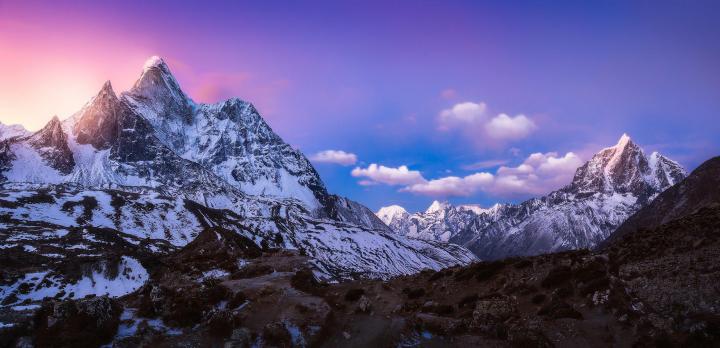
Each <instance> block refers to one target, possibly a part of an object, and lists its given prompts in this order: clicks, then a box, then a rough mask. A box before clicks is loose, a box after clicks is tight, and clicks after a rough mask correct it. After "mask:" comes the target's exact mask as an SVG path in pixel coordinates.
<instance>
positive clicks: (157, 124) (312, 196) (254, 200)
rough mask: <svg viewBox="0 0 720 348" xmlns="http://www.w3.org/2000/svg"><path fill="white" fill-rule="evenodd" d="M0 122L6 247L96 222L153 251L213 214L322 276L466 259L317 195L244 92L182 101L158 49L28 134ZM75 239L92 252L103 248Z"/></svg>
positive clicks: (354, 206) (205, 223)
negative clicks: (137, 68)
mask: <svg viewBox="0 0 720 348" xmlns="http://www.w3.org/2000/svg"><path fill="white" fill-rule="evenodd" d="M0 131H2V132H3V133H1V134H0V136H2V137H3V139H4V140H0V184H1V185H0V191H2V197H1V198H0V200H2V204H0V210H1V212H0V217H1V218H0V230H2V231H3V232H5V231H7V233H0V242H1V243H6V244H7V246H8V247H18V248H23V245H22V244H19V243H17V241H25V240H27V241H28V242H29V241H32V243H31V245H30V244H29V247H32V248H36V249H37V250H36V251H31V253H40V251H39V250H41V249H44V248H47V249H48V250H49V249H52V250H56V249H55V248H54V247H51V246H47V244H53V243H57V240H56V239H57V233H58V231H63V233H70V235H74V234H75V233H83V232H82V231H83V230H84V229H90V228H97V229H106V230H107V231H108V233H114V234H116V235H117V236H119V237H120V238H121V239H123V240H125V241H126V242H128V243H135V242H136V241H137V239H148V242H147V243H142V246H141V248H140V249H142V250H143V252H163V250H165V251H167V249H168V248H170V249H172V248H177V247H181V246H183V245H186V244H187V243H189V242H190V241H192V240H193V239H194V238H196V237H197V236H198V234H199V233H200V232H201V231H202V230H203V229H204V228H208V227H218V226H221V227H224V228H225V229H227V230H230V231H234V232H235V233H238V234H240V235H242V236H243V237H244V238H248V239H250V240H252V241H254V242H255V243H258V244H260V243H264V245H265V246H267V247H277V248H287V249H299V250H303V251H304V252H305V253H307V254H308V255H309V256H310V257H311V260H312V263H313V264H314V266H315V271H316V272H317V273H318V274H319V275H320V276H322V277H324V278H334V279H340V278H355V277H388V276H392V275H399V274H406V273H412V272H418V271H420V270H422V269H425V268H433V269H438V268H442V267H447V266H450V265H454V264H465V263H469V262H472V261H473V260H475V257H474V256H473V255H472V253H470V252H469V251H468V250H467V249H464V248H461V247H457V246H446V245H442V244H438V243H433V242H423V241H417V240H412V239H408V238H405V237H403V236H397V235H393V234H392V233H390V231H389V229H388V228H387V226H385V225H384V224H383V223H382V222H381V221H380V220H379V219H378V218H377V217H376V216H375V215H374V214H373V213H372V212H371V211H370V210H368V209H367V208H366V207H364V206H362V205H361V204H358V203H356V202H353V201H351V200H349V199H346V198H342V197H338V196H335V195H332V194H329V193H328V192H327V189H326V188H325V185H324V184H323V182H322V180H321V179H320V177H319V175H318V173H317V172H316V171H315V169H314V168H313V167H312V165H311V164H310V162H309V161H308V160H307V159H306V158H305V156H304V155H303V154H302V153H301V152H300V151H298V150H296V149H293V148H292V147H291V146H290V145H288V144H287V143H285V142H284V141H283V140H282V139H281V138H280V137H279V136H278V135H277V134H275V133H274V132H273V131H272V129H271V128H270V127H269V125H268V124H267V123H266V122H265V121H264V120H263V119H262V117H261V116H260V115H259V113H258V112H257V110H256V109H255V108H254V107H253V106H252V105H251V104H250V103H248V102H245V101H242V100H239V99H237V98H233V99H229V100H226V101H223V102H219V103H216V104H200V103H195V102H194V101H192V100H191V99H190V98H189V97H188V96H187V95H186V94H185V93H184V92H183V91H182V90H181V89H180V87H179V84H178V83H177V81H176V79H175V78H174V77H173V76H172V74H171V73H170V70H169V68H168V66H167V64H165V62H164V61H163V60H162V59H160V58H157V57H153V58H151V59H150V60H148V62H147V63H146V65H145V67H144V69H143V72H142V74H141V75H140V78H139V79H138V80H137V82H136V83H135V84H134V86H133V87H132V89H130V90H129V91H127V92H124V93H121V94H119V95H117V94H116V93H115V92H114V91H113V89H112V86H111V85H110V83H109V82H107V83H105V84H104V85H103V86H102V89H101V90H100V92H99V93H98V94H97V95H96V96H95V97H93V98H92V99H91V100H90V101H89V102H88V103H87V104H86V105H85V106H84V107H83V108H82V109H81V110H80V111H78V112H77V113H76V114H74V115H73V116H71V117H70V118H68V119H66V120H64V121H62V122H61V121H60V120H58V119H57V118H54V119H53V120H51V121H50V122H49V123H48V124H47V126H45V127H44V128H43V129H42V130H40V131H38V132H36V133H33V134H25V133H23V132H15V133H12V134H13V135H12V136H10V135H9V134H10V133H8V131H6V130H5V128H3V129H0ZM13 240H14V241H13ZM162 242H164V243H162ZM168 245H169V247H168ZM87 246H88V248H89V249H90V250H95V251H96V252H97V253H96V254H93V255H95V256H93V257H101V256H98V255H102V254H103V253H105V252H107V250H106V249H105V248H102V247H100V246H98V245H95V244H88V245H87ZM28 250H30V249H28ZM153 250H154V251H153ZM67 252H68V251H64V250H62V249H60V250H57V253H58V254H62V255H65V254H67ZM38 264H39V265H41V264H42V262H40V263H38Z"/></svg>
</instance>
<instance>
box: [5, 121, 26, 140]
mask: <svg viewBox="0 0 720 348" xmlns="http://www.w3.org/2000/svg"><path fill="white" fill-rule="evenodd" d="M27 135H30V132H29V131H28V130H27V129H25V127H23V126H22V125H19V124H11V125H5V124H3V123H2V122H0V141H3V140H5V139H9V138H14V137H23V136H27Z"/></svg>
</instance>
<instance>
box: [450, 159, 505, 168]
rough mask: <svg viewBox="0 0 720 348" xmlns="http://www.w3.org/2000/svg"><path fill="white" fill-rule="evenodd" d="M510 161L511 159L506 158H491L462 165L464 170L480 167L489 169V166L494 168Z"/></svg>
mask: <svg viewBox="0 0 720 348" xmlns="http://www.w3.org/2000/svg"><path fill="white" fill-rule="evenodd" d="M508 162H510V161H509V160H505V159H491V160H485V161H480V162H475V163H471V164H466V165H463V166H461V168H462V169H463V170H478V169H487V168H493V167H497V166H502V165H505V164H508Z"/></svg>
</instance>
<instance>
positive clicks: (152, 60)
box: [143, 56, 165, 71]
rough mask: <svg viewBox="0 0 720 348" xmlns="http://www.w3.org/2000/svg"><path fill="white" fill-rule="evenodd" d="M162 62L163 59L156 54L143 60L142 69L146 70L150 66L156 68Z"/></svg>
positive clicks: (163, 62) (162, 63)
mask: <svg viewBox="0 0 720 348" xmlns="http://www.w3.org/2000/svg"><path fill="white" fill-rule="evenodd" d="M164 64H165V61H164V60H163V59H162V58H160V57H158V56H152V57H150V58H148V59H147V60H146V61H145V64H144V65H143V71H148V70H150V69H152V68H156V67H159V66H162V65H164Z"/></svg>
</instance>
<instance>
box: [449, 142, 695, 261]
mask: <svg viewBox="0 0 720 348" xmlns="http://www.w3.org/2000/svg"><path fill="white" fill-rule="evenodd" d="M685 176H686V172H685V170H684V169H683V168H682V167H681V166H680V165H679V164H677V163H676V162H674V161H672V160H670V159H668V158H666V157H664V156H662V155H660V154H659V153H657V152H654V153H652V154H651V155H650V156H646V155H645V153H644V152H643V150H642V149H641V148H640V147H639V146H638V145H637V144H635V143H634V142H633V141H632V140H631V139H630V137H629V136H627V135H625V134H623V136H622V137H621V138H620V140H619V141H618V143H617V144H616V145H615V146H612V147H608V148H605V149H603V150H601V151H600V152H598V153H597V154H595V155H594V156H593V157H592V158H591V159H590V160H589V161H588V162H586V163H585V164H584V165H582V166H581V167H580V168H578V169H577V171H576V172H575V176H574V178H573V181H572V182H571V183H570V184H569V185H567V186H565V187H563V188H562V189H560V190H557V191H554V192H551V193H550V194H548V195H547V196H544V197H541V198H533V199H530V200H528V201H525V202H523V203H520V204H517V205H505V206H502V207H500V208H499V209H498V212H497V215H498V217H497V218H496V219H494V220H492V221H488V220H487V219H482V218H478V219H474V220H473V221H472V223H470V225H469V226H468V227H467V228H465V230H463V231H461V232H460V233H458V234H457V235H455V237H453V238H452V239H450V242H453V243H456V244H459V245H464V246H466V247H468V248H469V249H470V250H472V251H473V252H474V253H475V254H476V255H477V256H478V257H480V258H481V259H488V260H493V259H500V258H504V257H508V256H517V255H536V254H541V253H547V252H553V251H561V250H571V249H582V248H593V247H595V246H596V245H598V243H600V242H601V241H603V240H604V239H605V238H607V237H608V236H609V235H610V233H612V232H613V231H614V230H615V229H616V228H617V227H618V226H619V225H620V224H621V223H623V221H625V219H627V218H628V217H629V216H631V215H632V214H633V213H635V212H636V211H638V210H639V209H641V208H642V207H644V206H646V205H647V204H648V203H650V202H651V201H652V200H653V199H654V198H655V197H656V196H657V195H658V194H660V193H661V192H663V191H664V190H665V189H667V188H668V187H670V186H672V185H674V184H675V183H677V182H679V181H680V180H682V179H683V178H684V177H685Z"/></svg>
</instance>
